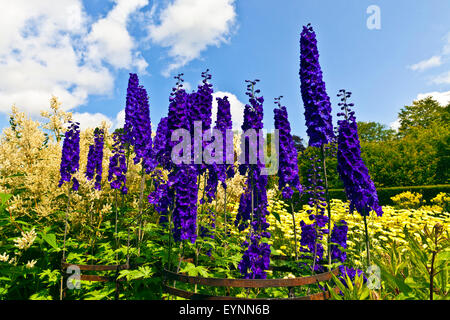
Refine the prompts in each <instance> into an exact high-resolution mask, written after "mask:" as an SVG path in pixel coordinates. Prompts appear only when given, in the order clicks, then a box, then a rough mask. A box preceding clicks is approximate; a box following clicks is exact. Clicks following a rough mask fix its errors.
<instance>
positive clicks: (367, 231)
mask: <svg viewBox="0 0 450 320" xmlns="http://www.w3.org/2000/svg"><path fill="white" fill-rule="evenodd" d="M363 217H364V230H365V240H366V250H367V266H368V267H369V266H370V265H371V263H370V242H369V230H368V228H367V214H366V212H364V214H363Z"/></svg>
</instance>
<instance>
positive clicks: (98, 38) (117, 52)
mask: <svg viewBox="0 0 450 320" xmlns="http://www.w3.org/2000/svg"><path fill="white" fill-rule="evenodd" d="M115 2H116V5H115V7H114V8H113V9H112V10H111V11H110V12H109V13H108V15H107V16H106V17H105V18H103V19H100V20H98V21H97V22H95V23H94V24H93V25H92V30H91V32H90V33H89V35H88V36H87V39H86V41H87V43H88V52H87V58H88V59H89V60H91V61H93V62H95V63H97V64H99V63H101V61H106V62H108V63H110V64H111V65H113V66H114V67H117V68H129V67H130V66H136V67H138V69H139V71H140V72H142V71H144V70H145V69H146V68H147V66H148V64H147V62H146V61H145V60H144V59H143V58H142V57H141V56H140V52H133V49H135V47H136V44H135V40H134V39H133V38H132V37H131V35H130V34H129V32H128V30H127V23H128V20H129V18H130V15H131V14H132V13H134V12H136V11H137V10H139V9H141V8H142V7H144V6H146V5H147V4H148V0H115Z"/></svg>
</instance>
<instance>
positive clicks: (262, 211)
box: [235, 80, 270, 279]
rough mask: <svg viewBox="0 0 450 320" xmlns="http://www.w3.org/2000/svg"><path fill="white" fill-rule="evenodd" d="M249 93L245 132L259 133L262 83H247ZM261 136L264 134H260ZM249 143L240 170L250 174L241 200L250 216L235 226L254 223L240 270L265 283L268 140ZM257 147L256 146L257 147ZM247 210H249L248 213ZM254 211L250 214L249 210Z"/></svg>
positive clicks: (242, 172) (267, 249) (245, 276)
mask: <svg viewBox="0 0 450 320" xmlns="http://www.w3.org/2000/svg"><path fill="white" fill-rule="evenodd" d="M246 82H247V83H248V85H247V92H246V95H247V96H249V98H250V99H249V102H250V103H249V104H247V105H246V106H245V109H244V123H243V124H242V130H243V131H244V132H246V131H247V130H249V129H254V130H256V132H259V131H260V130H261V129H262V128H263V123H262V119H263V102H264V98H263V97H258V96H257V95H258V94H259V93H260V90H255V85H256V84H257V82H259V80H255V81H248V80H247V81H246ZM259 133H260V132H259ZM252 140H253V139H247V138H246V143H245V146H244V148H243V149H244V150H242V151H243V152H246V159H245V163H244V164H241V165H240V166H239V172H240V174H241V175H245V174H247V177H248V178H247V186H246V191H245V192H244V193H243V194H242V196H241V202H240V209H239V211H241V209H242V211H245V212H246V213H247V214H248V213H249V215H250V216H244V215H242V214H241V215H240V214H239V213H238V215H237V217H236V221H235V224H236V225H239V224H241V226H244V227H245V226H247V225H248V221H245V220H246V219H249V218H250V219H251V222H250V230H249V234H248V236H247V237H248V241H245V242H244V243H243V248H244V249H245V250H244V253H243V256H242V260H241V261H240V263H239V266H238V269H239V271H240V273H241V274H242V276H243V277H244V278H246V279H265V278H266V277H267V274H266V270H267V269H268V268H269V264H270V245H269V244H268V243H265V242H262V240H263V238H270V233H269V232H268V231H267V229H268V227H269V223H267V221H266V216H267V214H268V211H267V193H266V187H267V176H266V175H263V174H262V173H261V170H262V168H264V164H263V163H261V161H260V159H259V154H260V153H259V152H258V151H259V146H263V145H264V144H263V143H264V140H263V137H262V135H261V134H258V139H257V140H259V144H258V142H255V141H252ZM255 143H256V145H255ZM250 153H251V154H255V153H256V155H257V157H256V158H257V163H256V164H251V163H250V161H249V160H250ZM244 208H245V209H244ZM249 209H250V210H249Z"/></svg>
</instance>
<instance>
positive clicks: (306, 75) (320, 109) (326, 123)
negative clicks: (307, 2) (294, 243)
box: [300, 24, 335, 264]
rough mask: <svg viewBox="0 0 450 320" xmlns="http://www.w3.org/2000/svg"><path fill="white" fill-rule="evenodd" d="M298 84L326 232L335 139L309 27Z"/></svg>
mask: <svg viewBox="0 0 450 320" xmlns="http://www.w3.org/2000/svg"><path fill="white" fill-rule="evenodd" d="M300 52H301V54H300V55H301V56H300V81H301V94H302V99H303V103H304V106H305V119H306V126H307V134H308V136H309V146H311V147H317V148H320V149H321V155H322V168H323V174H324V182H325V197H326V201H327V204H328V205H327V207H328V229H330V227H331V205H330V199H329V193H328V181H327V171H326V145H327V144H329V143H330V142H332V141H333V140H334V138H335V136H334V131H333V121H332V115H331V102H330V97H329V96H328V94H327V92H326V87H325V82H324V81H323V74H322V69H321V67H320V63H319V51H318V49H317V38H316V33H315V32H314V30H313V28H312V26H311V25H310V24H308V25H307V26H305V27H303V31H302V33H301V38H300ZM330 246H331V243H330V236H328V263H329V264H331V250H330Z"/></svg>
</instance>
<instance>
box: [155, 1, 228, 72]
mask: <svg viewBox="0 0 450 320" xmlns="http://www.w3.org/2000/svg"><path fill="white" fill-rule="evenodd" d="M234 1H235V0H207V1H205V0H174V1H173V2H171V3H170V4H169V5H168V6H167V7H166V8H165V9H163V10H162V12H161V13H160V15H159V20H160V21H159V24H151V25H150V26H149V37H150V39H151V40H152V41H153V42H154V43H156V44H159V45H161V46H163V47H167V48H169V56H170V57H171V58H172V59H173V61H172V63H171V64H170V65H169V67H168V69H167V70H166V71H165V72H164V75H165V76H169V74H170V72H171V71H173V70H175V69H177V68H179V67H182V66H184V65H186V64H187V63H188V62H190V61H192V60H194V59H196V58H199V57H200V54H201V52H202V51H204V50H205V49H206V48H207V47H208V46H211V45H214V46H219V45H220V44H221V43H223V42H227V41H228V37H229V36H230V35H231V33H232V28H233V26H234V25H235V22H236V11H235V7H234Z"/></svg>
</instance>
